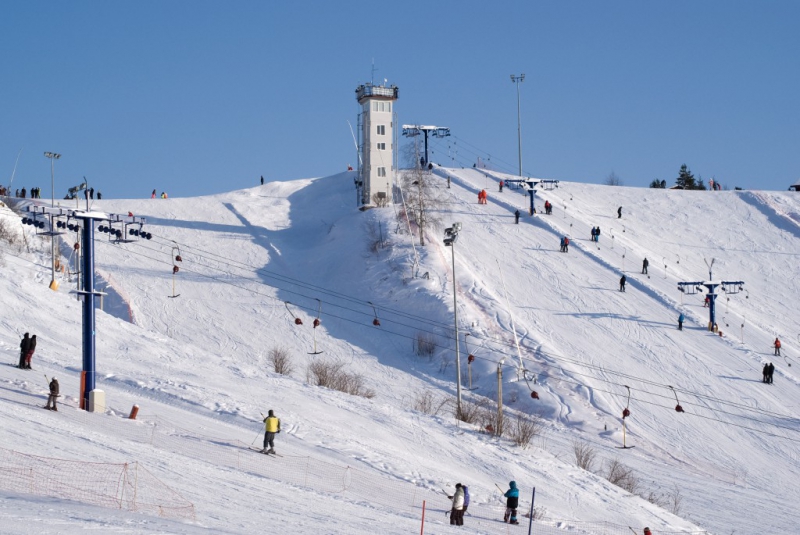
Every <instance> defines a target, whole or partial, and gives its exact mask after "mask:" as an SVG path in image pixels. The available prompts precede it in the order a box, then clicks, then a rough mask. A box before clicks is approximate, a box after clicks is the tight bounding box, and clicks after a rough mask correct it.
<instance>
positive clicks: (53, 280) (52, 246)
mask: <svg viewBox="0 0 800 535" xmlns="http://www.w3.org/2000/svg"><path fill="white" fill-rule="evenodd" d="M44 155H45V157H46V158H50V208H55V206H56V182H55V169H54V162H55V160H58V159H59V158H61V155H60V154H58V153H56V152H45V153H44ZM51 223H52V221H51ZM50 230H51V234H50V289H51V290H53V291H55V290H58V283H56V236H55V234H53V233H52V230H53V229H52V225H51V228H50Z"/></svg>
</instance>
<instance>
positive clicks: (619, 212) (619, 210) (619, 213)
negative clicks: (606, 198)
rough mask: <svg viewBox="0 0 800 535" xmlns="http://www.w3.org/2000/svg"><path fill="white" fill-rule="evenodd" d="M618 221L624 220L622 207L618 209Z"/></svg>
mask: <svg viewBox="0 0 800 535" xmlns="http://www.w3.org/2000/svg"><path fill="white" fill-rule="evenodd" d="M617 219H622V206H620V207H619V208H617Z"/></svg>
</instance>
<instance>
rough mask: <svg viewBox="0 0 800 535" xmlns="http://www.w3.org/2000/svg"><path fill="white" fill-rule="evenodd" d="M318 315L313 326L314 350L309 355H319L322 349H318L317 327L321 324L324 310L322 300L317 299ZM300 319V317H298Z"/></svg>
mask: <svg viewBox="0 0 800 535" xmlns="http://www.w3.org/2000/svg"><path fill="white" fill-rule="evenodd" d="M317 303H318V306H317V317H316V318H314V322H313V326H314V351H312V352H310V353H309V355H319V354H320V353H322V351H317V327H319V326H320V323H322V322H320V320H319V315H320V313H321V312H322V301H320V300H319V299H317ZM298 319H299V318H298Z"/></svg>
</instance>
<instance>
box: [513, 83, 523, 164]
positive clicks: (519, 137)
mask: <svg viewBox="0 0 800 535" xmlns="http://www.w3.org/2000/svg"><path fill="white" fill-rule="evenodd" d="M524 81H525V73H522V74H520V75H519V76H514V75H513V74H512V75H511V82H512V83H514V84H517V151H518V154H519V176H522V122H521V120H520V113H519V84H520V82H524Z"/></svg>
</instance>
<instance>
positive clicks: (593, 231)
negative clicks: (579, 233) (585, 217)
mask: <svg viewBox="0 0 800 535" xmlns="http://www.w3.org/2000/svg"><path fill="white" fill-rule="evenodd" d="M596 235H597V233H596V231H595V230H594V227H592V241H594V238H595V236H596Z"/></svg>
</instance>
